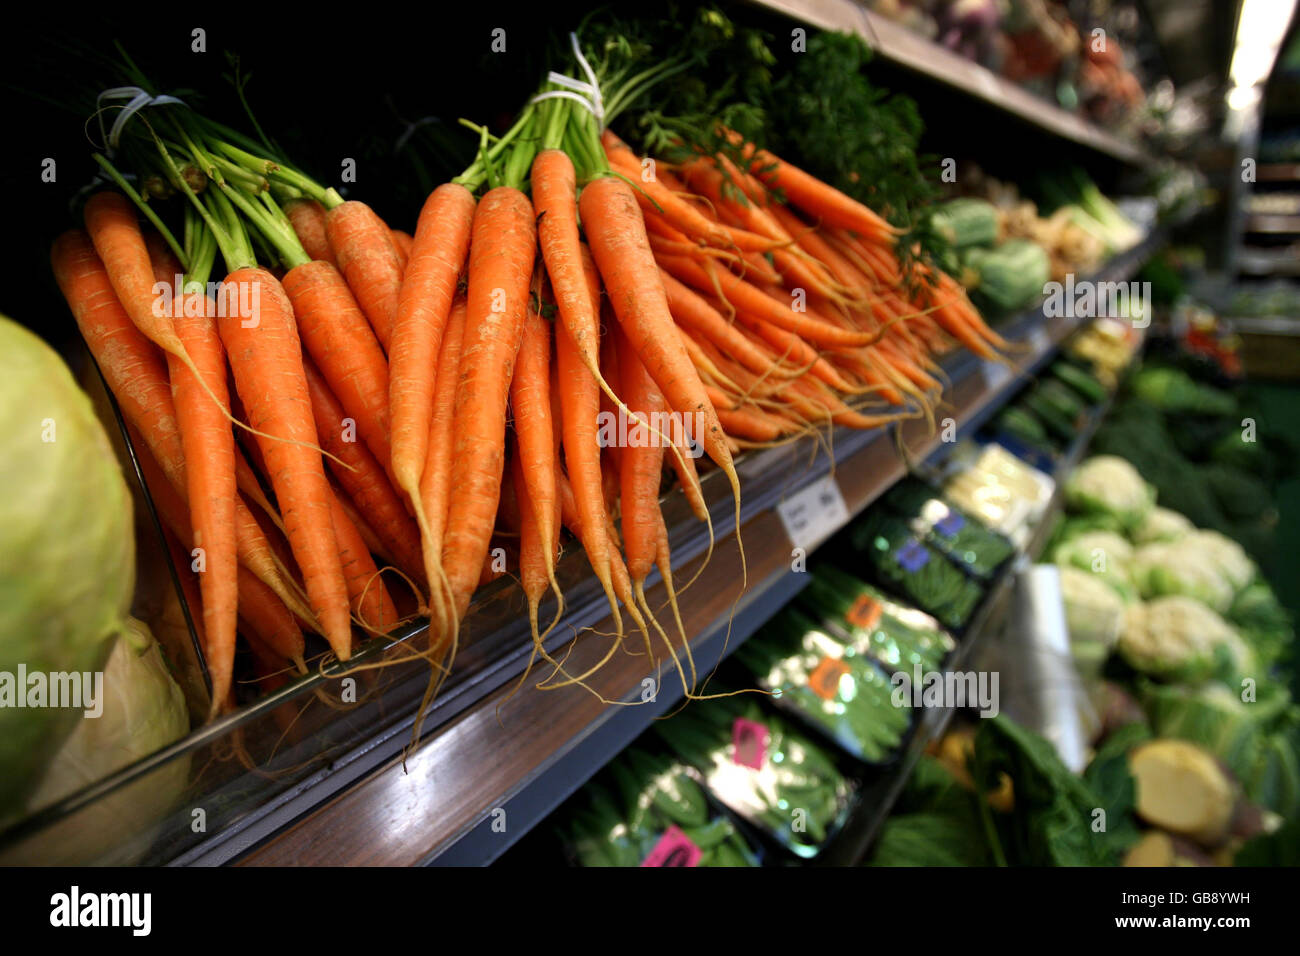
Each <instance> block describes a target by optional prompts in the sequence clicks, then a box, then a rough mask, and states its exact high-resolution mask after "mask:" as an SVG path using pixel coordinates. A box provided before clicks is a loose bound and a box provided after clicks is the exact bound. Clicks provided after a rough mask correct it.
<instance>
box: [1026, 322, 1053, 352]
mask: <svg viewBox="0 0 1300 956" xmlns="http://www.w3.org/2000/svg"><path fill="white" fill-rule="evenodd" d="M1027 341H1028V343H1029V347H1030V348H1031V349H1033V350H1034V351H1035V352H1046V351H1047V350H1048V348H1050V347H1051V345H1052V337H1051V336H1050V335H1048V334H1047V328H1046V326H1042V325H1036V326H1034V330H1033V331H1032V332H1030V333H1029V338H1028V339H1027Z"/></svg>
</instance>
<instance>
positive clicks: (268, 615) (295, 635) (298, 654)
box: [239, 567, 306, 662]
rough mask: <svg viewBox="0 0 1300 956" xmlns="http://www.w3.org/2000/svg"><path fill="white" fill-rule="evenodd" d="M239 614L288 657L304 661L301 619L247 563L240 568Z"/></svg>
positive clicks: (281, 653)
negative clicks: (249, 568) (248, 568)
mask: <svg viewBox="0 0 1300 956" xmlns="http://www.w3.org/2000/svg"><path fill="white" fill-rule="evenodd" d="M239 614H240V616H241V617H242V618H244V620H245V621H246V622H247V623H248V624H249V625H250V627H251V629H252V630H253V631H254V633H255V634H256V636H257V638H258V640H260V641H262V642H263V643H264V644H266V645H268V646H270V647H272V648H274V649H275V651H276V652H277V653H278V654H279V655H280V656H281V657H283V658H284V659H285V660H291V661H299V662H301V661H302V656H303V654H304V653H305V650H306V645H305V644H304V643H303V638H302V628H301V627H299V626H298V622H297V620H295V619H294V616H293V615H292V614H291V613H290V612H289V609H288V608H286V607H285V606H284V602H283V601H281V600H280V599H279V598H278V597H276V596H275V592H274V591H272V590H271V589H270V588H268V587H267V586H266V585H265V584H263V583H262V582H261V581H259V580H258V579H257V578H256V577H254V576H253V574H252V573H251V572H249V571H248V570H247V569H245V568H243V567H240V568H239Z"/></svg>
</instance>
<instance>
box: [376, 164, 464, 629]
mask: <svg viewBox="0 0 1300 956" xmlns="http://www.w3.org/2000/svg"><path fill="white" fill-rule="evenodd" d="M474 208H475V204H474V197H473V195H472V194H471V193H470V191H469V190H467V189H466V188H465V187H463V186H460V185H456V184H454V183H447V184H445V185H442V186H439V187H438V188H437V189H435V190H434V191H433V192H432V193H431V194H430V195H429V198H428V199H426V200H425V203H424V207H423V208H422V209H421V210H420V218H419V221H418V222H417V223H416V227H415V237H414V239H413V240H412V244H411V252H410V256H409V258H408V260H407V267H406V272H405V274H404V277H403V279H402V285H401V288H400V290H399V295H398V303H397V315H396V319H395V320H394V323H393V335H392V342H391V349H390V352H389V355H390V359H391V367H390V375H389V383H388V403H389V408H390V410H391V413H392V428H393V451H392V472H393V475H394V477H395V478H396V481H397V486H398V488H399V489H400V490H401V491H403V492H405V493H406V494H407V496H409V498H410V500H411V502H412V505H413V507H414V510H415V517H416V521H417V522H418V523H419V525H420V534H421V539H422V547H423V560H422V563H423V565H424V567H425V574H426V576H427V580H428V583H429V587H430V592H429V593H430V603H431V605H432V606H433V607H434V608H435V609H440V610H437V616H438V617H439V618H441V619H442V620H440V621H439V622H438V623H439V626H440V627H442V628H443V629H444V630H445V629H447V628H448V627H450V626H451V624H450V615H449V612H448V611H447V610H446V609H443V598H442V596H441V594H442V585H441V584H440V581H441V566H442V543H441V531H439V532H438V535H437V537H435V536H434V534H433V532H432V531H431V528H430V525H429V522H430V521H432V520H433V519H432V517H431V516H430V515H429V514H428V513H427V512H426V511H424V510H423V505H424V501H425V495H424V491H423V489H422V488H421V476H422V475H423V473H424V470H425V463H426V460H427V459H428V458H429V456H430V454H432V453H433V452H434V450H433V449H432V448H431V446H430V444H429V436H430V432H431V428H432V425H433V423H432V413H433V403H434V390H435V388H436V386H437V382H436V381H435V376H434V371H435V369H436V368H437V367H438V363H439V360H440V351H441V346H442V342H443V336H444V330H445V329H446V327H447V324H448V314H449V313H450V311H451V308H452V298H453V297H454V295H455V293H456V285H457V283H458V282H459V280H460V276H461V270H462V269H463V267H464V265H465V257H466V255H467V254H468V252H469V240H470V230H471V227H472V225H473V221H474ZM459 334H460V333H457V335H459ZM455 348H456V349H457V350H459V348H460V343H459V341H457V342H456V343H455ZM446 450H447V449H438V452H443V451H446ZM440 507H441V508H443V511H444V513H443V515H441V516H440V517H439V520H440V521H445V505H441V506H440Z"/></svg>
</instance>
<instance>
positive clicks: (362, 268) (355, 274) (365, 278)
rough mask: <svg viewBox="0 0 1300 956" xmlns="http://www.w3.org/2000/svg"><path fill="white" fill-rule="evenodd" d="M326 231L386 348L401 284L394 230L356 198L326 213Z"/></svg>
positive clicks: (346, 274) (380, 341)
mask: <svg viewBox="0 0 1300 956" xmlns="http://www.w3.org/2000/svg"><path fill="white" fill-rule="evenodd" d="M325 232H326V235H328V236H329V241H330V248H331V249H332V250H334V256H335V258H336V259H337V260H338V266H339V271H340V272H342V273H343V275H344V276H345V277H346V278H347V280H348V288H350V289H351V290H352V294H353V295H355V296H356V297H357V301H358V302H359V303H360V304H361V309H362V311H363V312H365V314H366V318H367V319H369V320H370V326H371V328H373V329H374V330H375V335H376V336H378V338H379V344H380V345H382V346H383V347H384V351H385V352H387V351H388V338H389V336H390V335H391V334H392V330H393V321H394V319H395V318H396V316H397V296H398V293H399V291H400V290H401V288H402V266H401V262H400V260H399V257H398V254H397V247H396V246H394V245H393V236H392V233H390V232H389V231H388V227H387V226H386V225H384V221H383V220H382V219H380V218H379V216H377V215H376V214H375V211H374V210H373V209H371V208H370V207H369V206H367V205H366V204H365V203H363V202H357V201H356V200H348V201H347V202H345V203H342V204H341V205H338V206H335V207H334V208H333V209H331V210H330V211H329V212H328V213H326V214H325Z"/></svg>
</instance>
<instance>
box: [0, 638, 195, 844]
mask: <svg viewBox="0 0 1300 956" xmlns="http://www.w3.org/2000/svg"><path fill="white" fill-rule="evenodd" d="M102 704H103V712H102V713H101V714H100V715H99V716H98V717H89V716H83V717H82V719H81V720H80V721H79V722H78V723H77V725H76V727H75V728H73V731H72V733H71V734H69V735H68V738H67V740H65V741H64V742H63V746H62V747H60V748H59V751H58V752H57V753H56V754H55V755H54V759H53V760H52V761H51V762H50V765H49V767H48V769H47V770H46V772H45V776H44V777H43V778H42V779H41V782H40V785H39V786H38V787H37V789H36V792H35V793H33V794H32V796H31V799H30V800H29V801H28V808H29V809H30V810H33V811H34V810H39V809H41V808H42V807H45V806H47V805H49V804H51V803H54V802H55V801H57V800H61V799H63V798H64V797H68V796H70V795H72V794H74V793H76V792H78V791H79V790H81V789H82V788H83V787H87V786H89V785H91V784H93V783H96V782H97V781H99V780H102V779H104V778H105V777H107V776H109V775H110V774H112V773H114V772H116V771H118V770H121V769H122V768H123V767H126V766H128V765H130V764H132V763H134V762H135V761H137V760H140V759H142V758H144V757H147V756H149V755H150V754H152V753H155V752H157V751H159V750H161V749H162V748H164V747H166V746H167V745H168V744H171V743H174V742H175V741H177V740H179V739H180V738H181V737H184V736H185V735H186V734H187V733H188V732H189V729H190V718H189V712H188V710H187V708H186V706H185V696H184V695H183V694H182V693H181V689H180V687H179V686H178V685H177V683H176V681H175V680H174V679H173V678H172V675H171V672H170V671H169V670H168V668H167V663H166V661H165V660H163V655H162V649H161V647H160V646H159V644H158V642H157V641H156V640H154V638H153V635H152V634H151V633H150V632H149V629H148V627H146V626H145V625H144V624H143V623H141V622H140V621H137V620H135V619H134V618H128V619H127V623H126V628H125V630H124V632H123V634H122V636H121V637H120V638H118V640H117V642H116V643H115V644H114V646H113V651H112V653H111V654H110V655H109V657H108V662H107V663H106V664H105V665H104V679H103V701H102ZM189 765H190V764H189V758H188V756H186V757H178V758H175V759H173V760H170V761H168V762H167V763H165V764H162V765H161V766H159V767H158V769H156V770H154V771H151V772H150V773H149V774H147V775H146V776H143V777H141V778H139V779H138V780H134V781H133V782H131V783H129V784H127V785H126V786H124V787H121V788H119V789H117V790H114V791H111V792H109V793H107V794H105V795H103V796H101V797H99V798H98V799H96V800H95V801H94V802H93V803H91V804H89V805H87V806H86V807H84V808H83V809H81V810H77V811H74V812H73V813H72V814H70V815H69V816H67V817H66V818H64V819H63V820H61V821H59V822H58V823H56V824H55V825H54V826H53V827H51V828H50V829H49V830H46V831H43V832H41V833H40V834H39V835H38V836H37V837H36V838H34V839H33V840H32V841H31V842H29V843H27V844H24V845H22V846H20V847H18V848H16V849H15V850H14V851H13V858H14V859H22V860H25V861H26V862H34V863H40V864H41V865H48V864H69V865H71V864H83V863H95V864H112V865H123V864H130V863H134V862H136V861H137V860H138V859H139V858H140V857H141V856H143V855H144V853H145V852H146V851H147V850H148V848H149V845H150V844H151V843H152V842H153V839H154V837H155V835H156V829H157V824H158V823H159V822H160V821H161V820H162V818H163V817H164V815H165V814H166V813H167V812H168V811H169V810H171V809H172V806H173V805H174V804H175V803H176V800H177V799H178V798H179V796H180V795H181V793H182V792H183V791H184V790H185V785H186V782H187V780H188V779H189ZM6 859H10V857H8V856H7V857H6Z"/></svg>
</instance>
